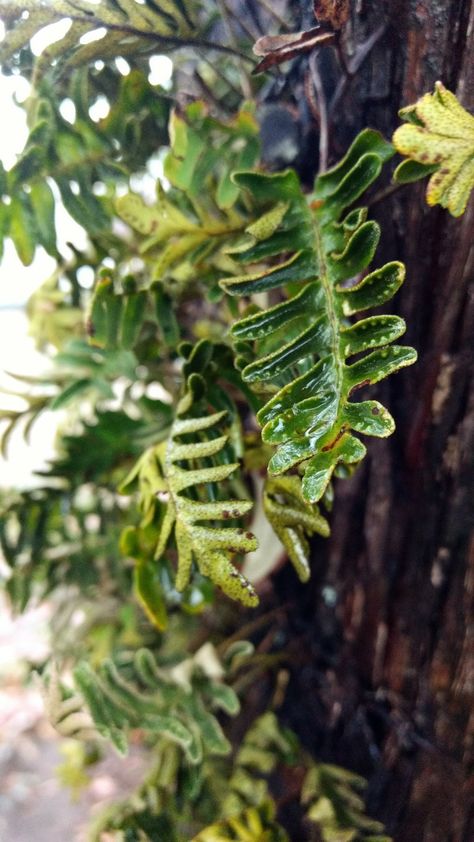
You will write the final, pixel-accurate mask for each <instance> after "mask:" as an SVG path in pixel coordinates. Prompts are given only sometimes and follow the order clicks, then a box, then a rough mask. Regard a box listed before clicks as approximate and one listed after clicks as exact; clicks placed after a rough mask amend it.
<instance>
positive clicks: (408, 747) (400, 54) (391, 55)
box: [277, 0, 474, 842]
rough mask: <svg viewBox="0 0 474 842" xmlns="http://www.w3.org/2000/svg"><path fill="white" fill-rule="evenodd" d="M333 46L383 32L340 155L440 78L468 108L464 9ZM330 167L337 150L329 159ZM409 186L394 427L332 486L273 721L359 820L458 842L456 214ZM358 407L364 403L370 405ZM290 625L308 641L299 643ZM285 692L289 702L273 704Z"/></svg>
mask: <svg viewBox="0 0 474 842" xmlns="http://www.w3.org/2000/svg"><path fill="white" fill-rule="evenodd" d="M352 7H353V8H352V22H351V25H350V28H349V31H348V36H347V42H346V47H347V48H348V49H349V50H353V49H355V48H356V47H357V44H360V43H362V41H363V40H364V38H366V37H367V36H368V35H369V34H370V32H371V31H373V29H374V28H375V27H377V26H378V25H379V24H380V23H381V21H382V20H385V22H386V24H387V29H386V32H385V34H384V35H383V36H382V38H381V39H380V41H379V42H378V43H377V45H376V46H375V48H374V49H373V51H372V52H371V54H370V56H369V58H368V59H367V60H366V62H365V63H364V64H363V66H362V67H361V69H360V71H359V72H358V73H357V75H356V78H355V79H354V80H353V82H352V84H351V85H350V86H349V87H348V88H347V90H346V93H345V95H344V97H343V98H342V99H341V101H340V104H339V106H338V109H337V113H336V114H335V115H334V123H335V127H336V129H337V137H338V138H342V141H339V140H338V144H339V142H341V143H342V145H345V140H346V138H347V139H349V140H350V139H351V138H352V137H353V136H354V134H355V132H356V131H357V130H359V129H360V128H362V127H363V126H364V125H371V126H373V127H375V128H379V129H380V130H381V131H383V132H384V133H385V134H386V135H387V136H390V135H391V133H392V131H393V129H394V128H395V126H396V125H397V124H398V120H397V111H398V109H399V108H400V107H401V106H402V105H404V104H408V103H410V102H413V101H414V100H415V99H416V98H418V97H419V96H420V95H421V94H423V93H424V92H426V91H430V90H432V89H433V85H434V82H435V81H436V80H437V79H441V80H442V81H443V82H444V83H445V84H446V85H447V86H448V87H449V88H450V89H451V90H453V91H454V92H455V93H456V94H457V95H458V97H459V99H460V101H461V102H462V104H463V105H464V106H465V107H466V108H468V109H469V110H470V111H471V112H472V111H474V3H471V2H470V1H469V0H434V2H428V0H425V2H422V0H398V2H385V3H384V2H376V0H373V2H354V3H353V4H352ZM334 151H335V153H338V152H339V151H340V150H339V149H337V148H336V149H334ZM424 189H425V185H420V184H418V185H411V186H408V187H404V188H403V189H402V190H400V191H399V192H398V193H396V194H393V195H392V196H391V197H390V198H389V199H387V200H385V201H384V202H383V203H382V202H381V203H378V204H377V205H376V206H374V214H375V215H376V216H377V218H379V220H380V222H381V225H382V232H383V233H382V245H381V248H380V249H379V252H378V255H377V258H378V262H379V263H381V262H382V260H384V259H394V258H395V257H396V258H397V259H401V260H404V262H405V263H406V266H407V281H406V283H405V286H404V289H403V291H402V292H401V293H400V294H399V295H398V298H397V299H396V303H395V306H394V307H393V306H391V307H390V310H389V312H396V310H397V308H398V312H399V313H400V314H401V315H403V316H404V318H405V319H406V321H407V324H408V331H407V335H406V341H407V344H412V345H414V346H415V347H416V348H417V350H418V353H419V362H418V364H417V365H416V366H415V367H413V368H410V369H405V370H403V371H402V372H401V373H399V374H398V375H396V377H393V378H391V380H392V381H393V382H392V383H390V384H388V385H387V386H384V387H382V388H380V389H379V393H378V396H379V397H380V398H381V399H382V401H384V402H385V403H386V404H387V405H388V406H389V408H390V409H391V411H392V412H393V414H394V416H395V418H396V420H397V431H396V434H395V435H394V436H393V437H392V438H391V439H389V440H387V441H378V442H377V441H375V440H371V441H370V444H369V456H368V458H367V460H366V463H365V465H364V467H361V468H360V469H359V470H358V471H357V472H356V474H355V475H354V477H353V478H352V479H350V480H346V481H344V482H342V481H339V482H337V483H336V501H335V506H334V513H333V516H332V538H331V540H330V542H323V541H321V542H318V543H317V544H316V545H315V548H314V561H313V569H314V571H315V574H314V577H313V580H312V585H311V587H310V589H309V590H308V589H306V590H304V589H301V590H300V589H298V590H297V591H296V590H295V588H294V585H293V584H292V577H291V574H290V573H289V572H288V571H283V572H282V573H281V574H280V575H279V577H278V580H277V588H278V590H279V591H280V592H281V594H282V595H283V594H284V595H285V597H286V598H288V593H289V591H292V594H291V596H292V598H293V599H297V600H298V604H299V606H300V609H299V617H298V618H295V619H293V620H292V621H291V622H292V627H291V628H290V634H291V635H298V634H301V635H302V638H303V639H304V641H305V646H306V651H307V655H308V657H307V659H306V660H307V664H306V666H303V667H301V666H298V668H296V669H295V676H294V681H293V682H292V683H291V684H290V691H289V695H288V697H287V700H286V705H285V711H286V714H287V716H288V717H289V718H290V720H291V721H292V723H293V724H294V725H295V727H296V728H297V730H299V732H300V734H301V736H302V737H303V738H304V740H305V742H306V743H307V744H308V745H309V746H310V747H311V748H312V749H313V750H314V751H315V753H316V754H318V755H319V757H322V758H327V759H331V760H333V761H336V762H340V763H342V764H345V765H349V766H352V767H353V768H356V769H358V770H360V771H361V772H362V773H364V774H366V775H367V776H368V777H369V781H370V785H369V808H370V810H371V811H372V813H373V814H375V815H377V817H379V818H380V819H382V820H383V821H385V822H386V823H387V827H388V829H389V831H390V832H391V833H392V834H393V835H394V838H395V840H396V842H468V841H469V840H472V839H474V799H473V789H474V777H473V776H472V769H473V760H474V740H473V737H474V731H473V727H472V726H473V718H472V713H471V711H472V709H473V699H474V694H473V684H474V642H473V641H474V630H473V626H472V624H471V625H470V621H471V623H472V608H473V601H474V534H473V519H472V510H473V501H474V485H473V452H474V389H473V383H472V379H471V378H470V374H471V371H472V363H473V354H472V349H473V336H474V298H473V286H472V281H473V278H474V247H473V240H474V201H473V200H472V198H471V202H470V204H469V207H468V210H467V211H466V213H465V215H464V216H463V217H462V218H461V219H460V220H454V219H452V218H451V217H450V216H449V214H448V213H447V212H445V211H444V210H442V209H440V208H435V209H429V208H428V207H427V206H426V204H425V202H424V198H423V193H424ZM373 396H374V394H373V392H372V393H371V397H373ZM308 627H309V628H310V631H309V632H308ZM291 688H293V689H291Z"/></svg>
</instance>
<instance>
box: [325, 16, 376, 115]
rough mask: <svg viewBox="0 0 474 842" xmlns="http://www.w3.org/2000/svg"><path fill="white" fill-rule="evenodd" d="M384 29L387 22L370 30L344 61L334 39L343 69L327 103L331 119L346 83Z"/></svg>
mask: <svg viewBox="0 0 474 842" xmlns="http://www.w3.org/2000/svg"><path fill="white" fill-rule="evenodd" d="M386 29H387V24H386V23H383V24H381V26H379V27H378V29H376V30H375V32H372V35H369V37H368V38H367V40H366V41H364V43H363V44H361V45H360V47H359V48H358V50H357V52H356V54H355V56H353V58H352V59H351V60H350V61H346V57H345V55H344V53H343V51H342V48H341V45H340V42H339V39H338V40H337V41H336V52H337V55H338V58H339V63H340V65H341V68H342V71H343V76H342V77H341V79H340V80H339V82H338V84H337V87H336V90H335V91H334V94H333V97H332V100H331V103H330V105H329V117H330V119H332V115H333V114H334V111H335V109H336V106H337V105H338V104H339V102H340V100H341V98H342V96H343V94H344V93H345V91H346V88H347V86H348V84H349V83H350V82H351V81H352V79H353V78H354V76H355V75H356V73H357V71H358V70H359V68H360V67H361V65H362V64H363V63H364V61H365V59H366V58H367V56H368V55H369V53H370V51H371V50H372V48H373V47H374V46H375V44H376V43H377V41H379V40H380V38H381V37H382V35H383V34H384V32H385V30H386Z"/></svg>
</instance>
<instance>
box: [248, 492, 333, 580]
mask: <svg viewBox="0 0 474 842" xmlns="http://www.w3.org/2000/svg"><path fill="white" fill-rule="evenodd" d="M263 509H264V512H265V514H266V516H267V519H268V521H269V522H270V523H271V525H272V527H273V530H274V532H275V534H276V535H278V537H279V539H280V541H281V543H282V544H283V546H284V548H285V550H286V552H287V553H288V558H289V559H290V561H291V562H292V564H293V566H294V568H295V570H296V572H297V574H298V576H299V578H300V579H301V581H302V582H307V581H308V579H309V577H310V573H311V570H310V564H309V561H310V546H309V540H308V539H309V536H311V535H313V534H315V533H317V534H318V535H322V536H323V537H325V538H327V536H328V535H329V524H328V522H327V520H326V519H325V518H324V517H323V516H322V515H321V514H320V512H319V511H318V509H317V507H316V506H314V505H311V504H310V503H308V501H307V500H305V498H304V496H303V492H302V489H301V479H300V478H299V477H297V476H294V475H292V476H283V477H268V478H267V480H266V481H265V485H264V489H263Z"/></svg>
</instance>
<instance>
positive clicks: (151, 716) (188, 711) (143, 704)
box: [53, 644, 240, 764]
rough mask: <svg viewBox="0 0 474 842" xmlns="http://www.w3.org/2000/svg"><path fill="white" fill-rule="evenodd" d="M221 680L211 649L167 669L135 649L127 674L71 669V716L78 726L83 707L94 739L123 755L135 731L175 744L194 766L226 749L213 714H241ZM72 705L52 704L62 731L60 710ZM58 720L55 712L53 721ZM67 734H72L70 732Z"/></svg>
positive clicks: (84, 666) (109, 666)
mask: <svg viewBox="0 0 474 842" xmlns="http://www.w3.org/2000/svg"><path fill="white" fill-rule="evenodd" d="M224 678H225V672H224V668H223V666H222V664H221V662H220V661H219V659H218V657H217V655H216V652H215V650H214V648H213V647H212V646H211V644H205V645H204V646H203V647H201V649H200V650H198V652H196V653H195V654H194V655H193V656H192V657H188V658H185V659H183V660H182V661H180V662H178V663H176V664H175V666H172V667H169V666H167V667H166V668H165V667H161V666H160V665H159V664H158V663H157V661H156V659H155V657H154V655H153V654H152V653H151V652H150V650H148V649H140V650H138V651H137V652H136V653H135V655H134V658H133V663H132V664H131V665H130V666H129V667H128V669H127V670H125V669H119V668H118V667H117V665H116V664H115V663H114V662H113V661H111V660H106V661H105V662H104V663H103V664H102V665H101V667H100V668H99V669H97V670H94V669H92V667H91V666H90V665H89V664H88V663H87V662H85V661H82V662H81V663H80V664H79V665H78V666H77V667H76V668H75V670H74V682H75V685H76V687H77V690H78V692H79V696H77V694H76V695H75V696H74V697H73V698H74V700H75V702H74V707H73V713H74V716H75V717H76V718H77V719H78V722H79V723H81V722H82V720H80V716H81V715H82V716H85V715H84V714H81V713H80V711H81V710H83V708H84V704H85V706H86V708H87V709H88V711H89V713H90V717H91V718H92V719H91V721H92V723H93V727H94V728H95V729H96V734H100V735H101V736H102V737H105V738H106V739H108V740H110V741H111V742H112V743H113V745H114V746H115V747H116V748H117V750H118V751H119V752H121V753H122V754H124V753H126V751H127V746H128V740H129V735H130V731H131V730H132V729H134V728H140V729H142V730H144V731H146V732H147V733H148V734H149V736H150V737H154V738H155V740H156V739H164V740H165V742H168V743H170V742H171V743H172V744H175V745H176V746H178V747H179V748H180V750H182V751H183V752H184V754H185V756H186V758H187V760H188V762H189V763H191V764H199V763H201V762H202V760H203V757H204V756H208V755H227V754H228V753H229V751H230V748H231V747H230V744H229V742H228V741H227V739H226V737H225V736H224V733H223V731H222V728H221V726H220V724H219V722H218V720H217V718H216V715H215V713H214V712H213V711H218V710H222V711H224V712H225V713H226V714H228V715H230V716H235V715H236V714H237V713H238V712H239V709H240V704H239V700H238V697H237V696H236V694H235V692H234V691H233V690H232V688H231V687H230V686H228V685H227V684H225V683H224ZM53 689H54V688H53ZM78 699H79V701H78ZM53 701H54V700H53ZM72 705H73V703H72V702H71V701H66V702H65V703H62V702H61V704H59V706H58V705H56V708H55V710H57V711H59V717H60V719H59V721H63V720H64V722H65V726H68V724H69V721H68V720H67V719H65V715H66V714H65V706H66V708H67V710H66V713H67V712H68V711H69V707H71V709H72ZM81 705H82V707H81ZM59 717H58V714H57V713H56V716H55V721H58V718H59ZM88 721H89V720H88ZM71 727H72V726H71ZM67 731H68V734H69V735H71V728H69V727H68V729H67ZM77 735H78V736H80V734H79V733H78V734H77Z"/></svg>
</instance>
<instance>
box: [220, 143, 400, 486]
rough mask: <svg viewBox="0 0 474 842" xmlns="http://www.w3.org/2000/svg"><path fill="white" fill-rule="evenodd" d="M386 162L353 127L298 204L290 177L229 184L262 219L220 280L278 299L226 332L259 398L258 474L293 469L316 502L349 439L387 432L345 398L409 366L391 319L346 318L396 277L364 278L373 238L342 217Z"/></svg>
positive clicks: (351, 456)
mask: <svg viewBox="0 0 474 842" xmlns="http://www.w3.org/2000/svg"><path fill="white" fill-rule="evenodd" d="M392 154H393V148H392V147H391V145H390V144H388V143H386V142H385V141H384V140H383V139H382V137H381V136H380V135H379V134H378V133H376V132H374V131H372V130H368V129H367V130H365V131H364V132H362V133H361V134H360V135H359V136H358V137H357V138H356V139H355V141H354V142H353V144H352V146H351V147H350V149H349V151H348V152H347V154H346V155H345V157H344V158H343V159H342V161H341V162H340V163H339V164H338V165H337V166H335V167H334V168H333V169H332V170H330V171H328V172H327V173H324V174H323V175H321V176H319V177H318V178H317V179H316V184H315V190H314V194H313V196H312V197H311V199H310V202H308V201H307V199H306V197H305V196H304V195H303V193H302V192H301V188H300V185H299V183H298V179H297V178H296V176H295V174H294V173H293V172H291V171H288V172H285V173H281V174H277V175H264V174H259V173H250V172H249V173H237V174H236V175H235V176H234V180H235V183H236V184H238V185H239V186H240V187H241V188H242V189H243V190H244V191H246V193H247V194H248V195H249V197H250V201H251V202H252V203H253V205H254V207H255V208H259V207H260V208H261V209H262V212H263V216H262V217H261V219H260V220H259V221H257V222H256V223H255V224H254V225H252V226H251V227H249V229H248V232H249V234H250V237H249V240H248V242H247V243H244V244H243V245H240V247H239V248H238V249H234V250H233V257H234V258H235V260H237V261H238V262H239V263H240V264H241V265H242V266H244V267H249V268H246V271H245V272H244V273H243V274H241V275H234V276H232V277H227V278H224V279H223V280H221V282H220V283H221V286H222V288H223V289H224V290H225V291H226V292H227V293H229V294H230V295H233V296H252V295H254V294H256V293H259V294H262V293H268V292H270V291H272V290H276V289H281V290H283V292H284V300H283V301H280V302H278V303H277V304H275V305H274V306H271V307H268V308H266V309H263V310H259V311H258V312H255V308H253V310H252V311H251V314H250V315H248V316H245V317H244V318H242V319H240V320H239V321H237V322H236V324H234V326H233V328H232V333H233V335H234V337H235V339H236V340H237V342H238V343H239V344H238V346H237V347H238V349H239V350H240V360H241V364H242V365H243V370H242V377H243V380H244V381H246V382H247V383H249V384H256V385H257V386H258V387H259V390H260V391H261V390H262V388H263V389H266V393H267V396H269V400H267V403H266V404H265V405H264V406H263V407H262V409H260V411H259V412H258V415H257V418H258V420H259V422H260V424H261V426H262V427H263V430H262V438H263V440H264V442H267V443H269V444H272V445H276V446H277V450H276V453H275V454H274V456H273V457H272V458H271V460H270V463H269V472H270V474H273V475H278V474H281V473H284V472H287V471H289V470H291V469H292V468H294V467H296V466H298V465H300V464H302V466H303V470H304V478H303V486H302V488H303V495H304V497H305V499H306V500H308V501H318V500H319V499H320V498H321V497H322V495H323V494H324V491H325V489H326V488H327V486H328V483H329V481H330V479H331V476H332V473H333V471H334V469H335V468H336V466H337V465H338V464H339V463H342V464H344V465H352V464H355V463H357V462H359V461H360V460H361V459H362V458H363V456H364V455H365V452H366V448H365V446H364V445H363V444H362V442H361V441H360V440H359V439H358V438H356V437H355V436H354V435H353V432H359V433H363V434H365V435H373V436H387V435H390V433H392V432H393V429H394V422H393V419H392V417H391V416H390V414H389V413H388V412H387V410H386V409H385V408H384V407H383V406H382V405H381V404H380V403H378V402H377V401H362V402H359V403H355V402H353V401H352V400H350V398H351V397H352V395H353V393H354V392H355V391H356V390H357V389H359V388H361V387H363V386H366V385H370V384H373V383H377V382H378V381H379V380H381V379H382V378H384V377H387V376H388V375H389V374H391V373H392V372H394V371H397V370H398V369H400V368H401V367H403V366H406V365H410V364H411V363H413V362H414V361H415V359H416V353H415V351H414V350H413V349H412V348H408V347H405V346H401V345H392V344H391V343H392V342H393V341H394V340H395V339H397V338H398V337H399V336H401V335H402V334H403V333H404V331H405V323H404V321H403V319H401V318H399V317H398V316H387V315H377V316H368V317H365V318H363V319H361V320H360V321H358V322H356V323H355V324H351V322H350V321H349V317H350V316H351V315H353V314H356V313H359V312H364V311H366V310H369V309H372V308H374V307H378V306H379V305H381V304H384V303H385V302H386V301H388V300H389V299H390V298H391V297H392V296H393V295H394V293H395V292H396V291H397V290H398V288H399V287H400V285H401V283H402V282H403V279H404V276H405V269H404V266H403V265H402V264H401V263H399V262H396V261H394V262H391V263H387V264H386V265H385V266H383V267H381V268H380V269H377V270H375V271H372V272H370V273H369V274H365V272H366V269H367V267H368V265H369V263H370V262H371V260H372V258H373V256H374V253H375V250H376V247H377V243H378V240H379V236H380V229H379V226H378V225H377V223H375V222H372V221H368V220H367V219H366V217H367V211H366V210H365V209H364V208H358V209H356V210H350V211H349V212H348V213H347V209H348V208H350V207H351V206H352V205H353V203H354V202H355V201H356V200H357V199H358V198H359V196H360V195H361V194H362V193H363V192H364V191H365V190H366V188H367V187H369V186H370V184H371V183H372V182H373V181H374V179H375V178H376V177H377V176H378V174H379V173H380V170H381V167H382V164H383V162H384V161H385V160H387V159H388V158H389V157H390V156H391V155H392ZM249 343H255V344H254V345H250V344H249ZM364 351H369V353H368V354H365V355H364V356H360V355H361V352H364ZM354 355H358V357H357V358H356V359H355V361H354V360H353V359H351V358H353V357H354Z"/></svg>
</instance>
